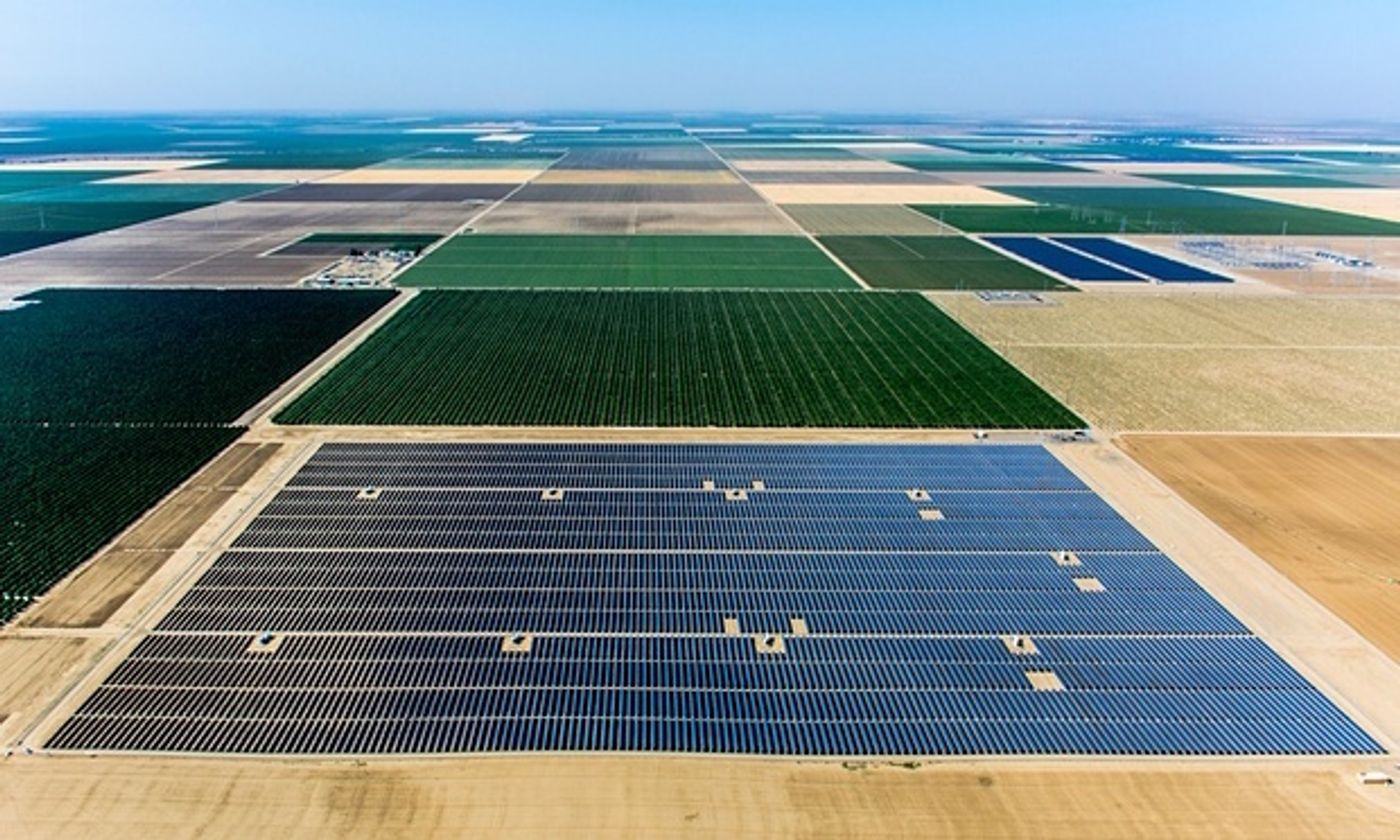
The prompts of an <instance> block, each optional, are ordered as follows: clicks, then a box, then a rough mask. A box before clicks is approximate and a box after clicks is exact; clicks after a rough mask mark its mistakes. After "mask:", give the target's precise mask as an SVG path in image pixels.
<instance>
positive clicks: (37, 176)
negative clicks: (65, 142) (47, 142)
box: [0, 169, 131, 196]
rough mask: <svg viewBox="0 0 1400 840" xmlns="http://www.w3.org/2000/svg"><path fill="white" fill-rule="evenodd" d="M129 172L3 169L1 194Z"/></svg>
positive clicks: (69, 183)
mask: <svg viewBox="0 0 1400 840" xmlns="http://www.w3.org/2000/svg"><path fill="white" fill-rule="evenodd" d="M129 174H131V173H129V172H102V171H93V170H87V171H74V170H66V169H60V170H43V169H36V170H24V169H19V170H3V171H0V196H12V195H18V194H20V193H27V192H34V191H35V190H48V189H52V188H54V187H66V186H70V185H72V184H85V183H87V182H88V181H100V180H102V179H103V178H116V177H118V176H121V175H129Z"/></svg>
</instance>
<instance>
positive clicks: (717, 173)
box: [535, 169, 739, 184]
mask: <svg viewBox="0 0 1400 840" xmlns="http://www.w3.org/2000/svg"><path fill="white" fill-rule="evenodd" d="M738 182H739V179H738V178H735V177H734V173H732V172H730V171H729V170H727V169H551V170H549V171H548V172H545V173H544V174H542V175H540V177H538V178H536V179H535V183H537V184H736V183H738Z"/></svg>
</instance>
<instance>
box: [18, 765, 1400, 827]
mask: <svg viewBox="0 0 1400 840" xmlns="http://www.w3.org/2000/svg"><path fill="white" fill-rule="evenodd" d="M1349 770H1350V768H1348V769H1347V770H1346V771H1344V770H1340V769H1332V768H1294V767H1283V768H1279V769H1276V770H1275V769H1261V768H1257V767H1256V768H1236V767H1233V766H1229V765H1226V766H1220V765H1208V764H1202V765H1195V766H1192V767H1190V768H1187V769H1183V770H1164V769H1160V768H1156V767H1152V766H1143V765H1140V764H1139V765H1134V764H1124V765H1101V766H1092V767H1074V766H1056V765H1050V764H1032V765H1009V764H996V765H978V764H959V765H950V766H926V767H918V768H915V769H905V768H902V767H890V766H877V767H853V768H850V769H847V768H843V767H842V766H840V765H828V764H796V763H790V762H765V761H722V760H715V761H710V760H695V759H676V758H641V757H639V758H590V757H551V758H511V759H486V760H446V761H421V762H373V763H368V764H363V765H357V764H354V763H348V762H342V763H301V762H270V761H211V760H184V761H181V760H171V759H156V758H152V759H141V758H134V759H133V758H94V759H85V758H76V757H65V758H46V759H36V758H33V757H16V758H14V759H11V760H9V761H7V762H5V763H4V764H0V786H3V787H4V788H5V790H6V791H7V793H8V795H7V796H4V797H0V819H3V821H4V823H5V824H6V825H7V826H10V827H13V828H17V829H18V830H19V831H20V836H23V837H33V838H43V837H55V836H82V835H90V834H94V833H100V834H101V835H102V836H112V837H119V838H120V837H151V836H175V837H184V836H200V837H239V838H243V837H297V836H313V835H314V836H344V837H352V836H353V837H367V836H374V837H425V836H427V837H436V836H472V835H476V836H492V837H671V836H707V837H754V838H759V837H763V838H767V837H892V836H905V837H916V836H923V837H931V836H958V837H1043V838H1058V837H1064V838H1076V840H1078V839H1079V838H1083V837H1085V836H1099V837H1167V836H1182V835H1214V836H1233V837H1276V838H1277V837H1299V836H1309V837H1339V838H1341V837H1345V838H1358V840H1359V839H1360V838H1370V837H1391V836H1394V833H1395V832H1397V831H1400V814H1397V813H1395V812H1394V811H1391V810H1388V808H1387V807H1386V806H1387V805H1388V804H1389V803H1388V802H1385V801H1383V800H1382V799H1381V797H1380V795H1378V794H1375V793H1374V792H1369V791H1367V792H1363V791H1359V790H1357V789H1356V787H1355V783H1354V782H1353V781H1351V779H1350V778H1349V774H1348V771H1349Z"/></svg>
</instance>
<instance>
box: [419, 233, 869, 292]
mask: <svg viewBox="0 0 1400 840" xmlns="http://www.w3.org/2000/svg"><path fill="white" fill-rule="evenodd" d="M398 282H399V284H400V285H403V286H430V287H439V288H608V287H617V288H655V289H666V288H742V289H762V288H778V289H841V288H853V287H854V286H855V283H854V282H852V280H851V278H850V277H848V276H847V275H846V273H845V272H844V271H842V270H841V269H840V267H839V266H837V265H836V264H835V263H833V262H832V261H831V260H829V259H827V257H826V255H825V254H823V253H822V252H821V251H820V250H818V249H817V248H816V247H814V246H813V245H812V243H811V242H810V241H808V240H807V239H806V238H805V237H801V236H563V235H560V236H550V235H537V236H532V235H506V234H469V235H465V236H458V237H455V238H453V239H450V240H448V241H447V242H444V243H443V244H442V246H441V247H440V248H438V249H437V250H435V251H433V252H431V253H430V254H428V255H427V256H425V257H424V258H423V260H422V261H421V262H419V263H418V264H417V265H415V266H413V267H412V268H410V269H409V270H408V271H407V272H405V273H404V275H403V276H401V277H400V278H399V279H398Z"/></svg>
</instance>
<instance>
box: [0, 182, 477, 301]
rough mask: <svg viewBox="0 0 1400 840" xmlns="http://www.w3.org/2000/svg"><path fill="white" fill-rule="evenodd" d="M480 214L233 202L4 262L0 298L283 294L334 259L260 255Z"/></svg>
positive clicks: (465, 208) (441, 229) (416, 207)
mask: <svg viewBox="0 0 1400 840" xmlns="http://www.w3.org/2000/svg"><path fill="white" fill-rule="evenodd" d="M482 209H483V208H481V207H475V206H470V205H462V204H455V203H442V202H418V201H414V202H403V203H386V202H366V203H353V202H326V203H308V204H297V203H290V202H289V203H267V204H265V203H253V204H245V203H242V202H233V203H226V204H218V205H214V206H211V207H204V208H201V209H199V210H193V211H190V212H188V213H181V214H179V215H176V216H168V217H166V218H164V219H157V220H155V221H151V222H145V223H143V224H139V225H132V226H130V227H125V228H120V229H118V230H112V231H107V232H106V233H99V234H95V235H93V236H85V237H83V238H81V239H74V240H71V241H68V242H62V243H59V244H57V245H50V246H49V247H47V248H40V249H37V250H34V251H28V252H25V253H22V254H15V255H13V256H10V257H7V258H4V259H0V290H7V291H8V290H27V289H34V288H39V287H42V286H60V285H106V286H112V285H169V286H180V285H209V286H237V285H289V284H292V283H295V282H296V281H297V280H299V279H301V278H303V277H305V276H307V275H308V274H311V273H312V272H314V271H316V269H318V268H320V267H322V266H323V265H325V264H326V263H328V262H330V260H328V259H326V258H324V257H315V256H292V255H276V256H262V255H263V254H265V253H266V252H268V251H272V250H275V249H276V248H277V247H279V246H281V245H285V244H286V243H288V242H292V241H294V240H296V239H299V238H301V237H303V236H306V235H307V234H310V233H315V232H318V231H322V232H336V233H361V232H363V233H389V232H395V231H399V232H405V233H447V232H450V231H452V230H455V229H456V228H457V227H459V226H461V225H462V224H463V223H465V222H466V221H467V220H469V219H470V218H472V216H474V215H477V214H479V213H481V211H482Z"/></svg>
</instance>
